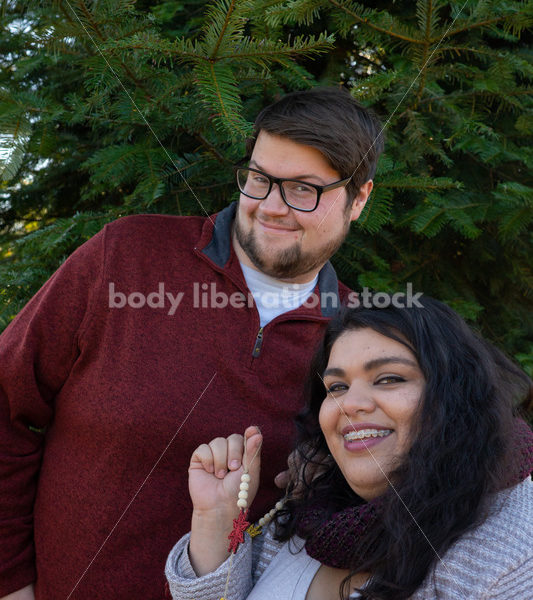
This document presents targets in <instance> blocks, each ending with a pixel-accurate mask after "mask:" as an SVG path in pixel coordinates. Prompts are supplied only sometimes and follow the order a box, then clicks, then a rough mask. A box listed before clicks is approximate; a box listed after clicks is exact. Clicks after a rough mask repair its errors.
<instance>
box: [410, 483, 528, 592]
mask: <svg viewBox="0 0 533 600" xmlns="http://www.w3.org/2000/svg"><path fill="white" fill-rule="evenodd" d="M531 563H533V481H531V479H529V478H528V479H526V480H525V481H523V482H522V483H520V484H518V485H516V486H514V487H512V488H509V489H506V490H503V491H501V492H498V493H496V494H493V495H491V496H490V497H489V498H488V500H487V505H486V509H485V511H484V513H483V515H482V520H481V522H480V523H479V524H478V525H477V526H476V527H474V528H473V529H471V530H470V531H468V532H466V533H465V534H464V535H462V536H461V538H460V539H459V540H457V542H455V543H454V544H453V545H452V546H451V547H450V548H449V549H448V551H447V552H446V553H445V554H444V556H442V557H441V558H440V559H438V561H437V563H436V565H435V567H434V568H433V570H432V571H431V573H430V574H429V575H428V577H426V580H425V581H424V584H423V585H422V588H421V589H420V590H418V591H417V593H415V594H414V595H413V597H412V598H413V600H415V599H416V600H422V599H426V598H428V599H429V598H435V597H445V598H449V599H452V598H457V599H461V600H465V599H468V598H476V599H480V598H493V597H494V598H502V600H503V599H504V598H513V599H514V600H525V599H526V598H530V597H531V596H530V595H520V589H522V588H523V590H524V592H523V593H526V594H531V590H530V585H531V584H530V575H528V573H531V568H532V565H531ZM526 586H527V587H526ZM506 588H509V590H510V591H509V595H507V593H506V592H505V589H506ZM511 588H513V589H514V591H511Z"/></svg>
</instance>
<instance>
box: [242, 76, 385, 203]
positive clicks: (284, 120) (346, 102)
mask: <svg viewBox="0 0 533 600" xmlns="http://www.w3.org/2000/svg"><path fill="white" fill-rule="evenodd" d="M261 130H263V131H266V132H267V133H269V134H271V135H279V136H281V137H286V138H289V139H290V140H292V141H293V142H296V143H298V144H304V145H306V146H312V147H313V148H316V149H317V150H319V151H320V152H321V153H322V154H323V155H324V157H325V158H326V159H327V161H328V162H329V164H330V165H331V166H332V167H333V168H334V169H335V170H336V171H337V172H338V173H339V175H340V177H341V179H344V178H347V177H351V181H349V182H348V184H347V185H346V192H347V195H348V202H349V204H350V205H351V204H352V200H353V198H354V197H355V196H356V195H357V193H358V191H359V188H360V187H361V186H362V185H363V183H365V182H367V181H368V180H369V179H372V178H373V177H374V174H375V172H376V166H377V161H378V157H379V155H380V154H381V152H382V151H383V145H384V144H383V128H382V126H381V123H380V122H379V120H378V118H377V117H376V116H375V115H374V113H373V112H372V111H370V110H368V109H367V108H365V107H364V106H362V105H361V104H360V103H359V102H358V101H357V100H355V99H354V98H352V96H351V95H350V93H349V92H348V91H347V90H346V89H344V88H334V87H318V88H313V89H310V90H305V91H300V92H293V93H291V94H287V95H286V96H284V97H283V98H281V100H278V101H277V102H274V104H271V105H270V106H267V107H266V108H264V109H263V110H262V111H261V112H260V113H259V114H258V115H257V118H256V120H255V124H254V132H253V136H252V137H251V138H249V139H248V140H247V144H246V150H247V152H248V156H251V154H252V151H253V149H254V146H255V142H256V140H257V136H258V135H259V132H260V131H261Z"/></svg>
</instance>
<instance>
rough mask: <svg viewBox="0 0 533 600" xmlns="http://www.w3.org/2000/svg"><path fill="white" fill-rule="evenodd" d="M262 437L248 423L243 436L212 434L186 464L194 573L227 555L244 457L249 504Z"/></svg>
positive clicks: (254, 489) (256, 478) (209, 568)
mask: <svg viewBox="0 0 533 600" xmlns="http://www.w3.org/2000/svg"><path fill="white" fill-rule="evenodd" d="M262 439H263V438H262V435H261V432H260V431H259V429H258V428H257V427H255V426H251V427H248V428H247V429H246V431H245V432H244V436H242V435H239V434H233V435H230V436H229V437H227V438H215V439H214V440H212V441H211V442H209V443H208V444H202V445H201V446H198V448H197V449H196V450H195V451H194V452H193V455H192V457H191V462H190V465H189V493H190V495H191V500H192V502H193V515H192V521H191V539H190V542H189V558H190V561H191V565H192V567H193V568H194V570H195V572H196V574H197V575H204V574H205V573H209V572H211V571H213V570H215V569H216V568H217V567H218V566H219V565H221V564H222V563H223V562H224V560H226V558H227V557H228V551H227V548H228V535H229V533H230V532H231V530H232V526H233V519H234V518H236V517H237V515H238V513H239V509H238V507H237V496H238V493H239V485H240V482H241V475H242V473H243V471H244V468H243V458H245V463H246V464H245V466H246V467H247V468H248V472H249V475H250V482H249V489H248V506H250V505H251V503H252V501H253V499H254V497H255V494H256V492H257V487H258V485H259V472H260V452H259V449H260V447H261V443H262ZM245 443H246V456H245V457H244V444H245Z"/></svg>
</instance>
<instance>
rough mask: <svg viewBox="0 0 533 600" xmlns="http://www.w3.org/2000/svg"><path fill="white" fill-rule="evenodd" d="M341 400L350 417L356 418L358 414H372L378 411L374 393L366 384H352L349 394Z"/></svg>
mask: <svg viewBox="0 0 533 600" xmlns="http://www.w3.org/2000/svg"><path fill="white" fill-rule="evenodd" d="M341 399H342V404H341V407H342V409H343V410H344V412H345V413H346V414H347V415H348V416H351V415H354V416H355V415H356V414H357V413H372V412H373V411H374V410H375V409H376V402H375V400H374V398H373V395H372V391H371V389H369V388H368V385H367V384H364V383H360V384H357V383H353V382H352V384H351V385H350V388H349V389H348V390H347V392H346V393H344V394H343V395H342V396H341Z"/></svg>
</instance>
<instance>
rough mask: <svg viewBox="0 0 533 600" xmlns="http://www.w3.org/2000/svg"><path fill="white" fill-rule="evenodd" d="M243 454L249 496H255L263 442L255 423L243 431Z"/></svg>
mask: <svg viewBox="0 0 533 600" xmlns="http://www.w3.org/2000/svg"><path fill="white" fill-rule="evenodd" d="M244 443H245V448H246V451H245V456H244V457H243V466H244V468H245V469H247V471H248V474H249V475H250V481H249V494H248V495H249V497H250V496H255V493H256V492H257V488H258V487H259V475H260V473H261V445H262V444H263V435H262V434H261V430H260V429H259V427H257V425H252V426H251V427H248V428H247V429H246V431H245V432H244ZM250 503H251V499H250Z"/></svg>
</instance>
